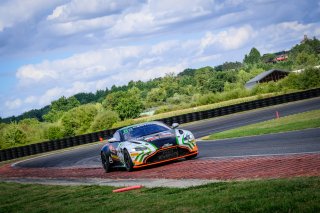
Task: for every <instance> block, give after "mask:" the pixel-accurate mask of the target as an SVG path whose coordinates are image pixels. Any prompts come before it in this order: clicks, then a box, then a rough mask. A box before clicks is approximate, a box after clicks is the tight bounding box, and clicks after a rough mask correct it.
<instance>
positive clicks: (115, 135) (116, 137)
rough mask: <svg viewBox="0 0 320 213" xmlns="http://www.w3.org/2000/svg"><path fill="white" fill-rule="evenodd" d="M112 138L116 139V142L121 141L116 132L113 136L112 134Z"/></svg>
mask: <svg viewBox="0 0 320 213" xmlns="http://www.w3.org/2000/svg"><path fill="white" fill-rule="evenodd" d="M113 137H114V138H115V139H117V141H121V138H120V133H119V132H118V131H116V132H115V133H114V134H113Z"/></svg>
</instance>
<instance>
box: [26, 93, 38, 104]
mask: <svg viewBox="0 0 320 213" xmlns="http://www.w3.org/2000/svg"><path fill="white" fill-rule="evenodd" d="M36 101H37V97H36V96H33V95H32V96H29V97H26V99H25V100H24V103H26V104H33V103H35V102H36Z"/></svg>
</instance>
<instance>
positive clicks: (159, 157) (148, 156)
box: [101, 122, 198, 172]
mask: <svg viewBox="0 0 320 213" xmlns="http://www.w3.org/2000/svg"><path fill="white" fill-rule="evenodd" d="M178 126H179V125H178V124H177V123H174V124H173V125H172V127H168V126H167V125H165V124H163V123H161V122H147V123H143V124H137V125H133V126H128V127H124V128H121V129H119V130H117V131H116V132H115V133H114V135H113V137H112V138H111V139H109V140H108V142H107V143H106V144H105V145H104V146H103V147H102V149H101V161H102V165H103V168H104V170H105V171H106V172H110V171H111V169H112V168H115V167H125V168H126V170H127V171H132V170H133V169H135V168H141V167H145V166H150V165H154V164H159V163H164V162H168V161H172V160H177V159H181V158H186V159H191V158H194V157H196V156H197V154H198V147H197V144H196V141H195V138H194V136H193V134H192V133H191V132H190V131H187V130H183V129H178V128H177V127H178Z"/></svg>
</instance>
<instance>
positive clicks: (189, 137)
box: [184, 135, 194, 141]
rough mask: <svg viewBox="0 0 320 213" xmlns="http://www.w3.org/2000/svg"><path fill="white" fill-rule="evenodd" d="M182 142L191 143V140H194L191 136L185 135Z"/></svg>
mask: <svg viewBox="0 0 320 213" xmlns="http://www.w3.org/2000/svg"><path fill="white" fill-rule="evenodd" d="M184 140H185V141H192V140H194V136H193V135H186V136H185V137H184Z"/></svg>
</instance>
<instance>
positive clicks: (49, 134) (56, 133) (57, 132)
mask: <svg viewBox="0 0 320 213" xmlns="http://www.w3.org/2000/svg"><path fill="white" fill-rule="evenodd" d="M45 137H46V138H48V139H49V140H55V139H59V138H63V137H64V129H63V128H62V127H61V126H58V125H52V126H50V127H48V129H47V130H46V131H45Z"/></svg>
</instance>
